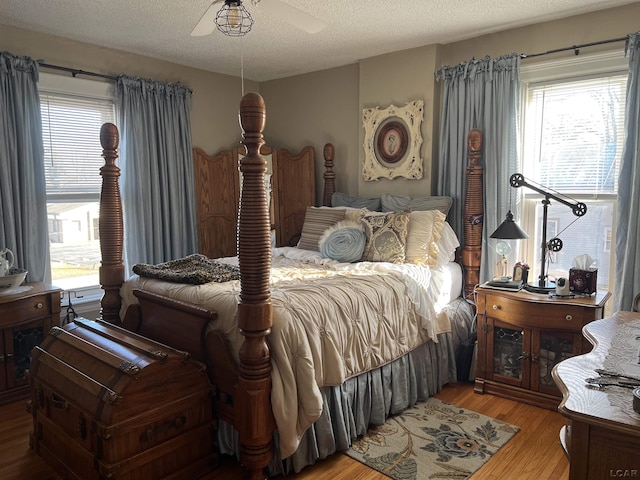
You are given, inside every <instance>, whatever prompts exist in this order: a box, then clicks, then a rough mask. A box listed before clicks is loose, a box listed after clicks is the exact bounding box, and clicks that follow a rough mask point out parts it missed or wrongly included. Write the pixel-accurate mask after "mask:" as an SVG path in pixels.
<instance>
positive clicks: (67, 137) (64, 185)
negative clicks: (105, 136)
mask: <svg viewBox="0 0 640 480" xmlns="http://www.w3.org/2000/svg"><path fill="white" fill-rule="evenodd" d="M112 88H113V86H112V85H111V84H106V83H103V82H97V81H91V80H84V79H78V78H71V77H62V76H59V75H47V74H43V73H41V74H40V82H39V91H40V108H41V112H42V136H43V143H44V161H45V180H46V189H47V216H48V223H49V242H50V249H51V272H52V280H53V283H54V284H55V285H56V286H59V287H61V288H63V289H65V290H75V291H79V292H82V294H83V296H91V295H93V294H96V295H97V294H100V293H101V292H100V290H99V278H98V269H99V266H100V245H99V237H98V235H99V232H97V225H98V218H99V199H100V188H101V182H102V177H101V176H100V167H101V166H102V165H104V160H103V158H102V147H101V145H100V141H99V137H100V127H101V126H102V124H103V123H104V122H113V121H114V118H115V114H114V102H113V94H112V93H111V90H112Z"/></svg>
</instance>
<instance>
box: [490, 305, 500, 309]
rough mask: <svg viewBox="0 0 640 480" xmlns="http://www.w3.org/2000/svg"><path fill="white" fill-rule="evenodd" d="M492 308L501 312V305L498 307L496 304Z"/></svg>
mask: <svg viewBox="0 0 640 480" xmlns="http://www.w3.org/2000/svg"><path fill="white" fill-rule="evenodd" d="M492 308H493V309H494V310H500V306H499V305H496V304H494V305H493V307H492Z"/></svg>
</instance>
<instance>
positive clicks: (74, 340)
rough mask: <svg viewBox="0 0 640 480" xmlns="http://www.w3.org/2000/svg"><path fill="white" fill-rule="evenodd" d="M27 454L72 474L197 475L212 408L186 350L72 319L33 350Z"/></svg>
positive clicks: (206, 454)
mask: <svg viewBox="0 0 640 480" xmlns="http://www.w3.org/2000/svg"><path fill="white" fill-rule="evenodd" d="M30 382H31V393H32V397H31V410H32V414H33V422H34V430H33V434H32V436H31V445H32V448H33V449H34V450H35V451H36V452H38V453H39V454H40V455H42V456H43V457H44V458H45V459H46V460H47V461H48V462H49V463H51V464H52V466H53V467H54V468H56V469H57V470H58V471H60V472H61V473H63V474H65V475H66V476H68V477H69V478H74V479H76V478H77V479H83V480H92V479H118V480H133V479H148V478H153V479H165V478H166V479H168V478H197V477H198V476H200V475H203V474H205V473H207V472H209V471H211V469H212V466H213V463H214V462H215V460H216V455H215V453H214V448H213V435H214V431H213V426H214V425H213V421H214V420H213V407H212V395H211V387H210V383H209V380H208V377H207V375H206V371H205V367H204V365H203V364H201V363H200V362H197V361H194V360H192V359H191V358H190V357H189V354H187V353H186V352H182V351H179V350H175V349H173V348H171V347H168V346H166V345H163V344H160V343H157V342H154V341H151V340H149V339H146V338H144V337H141V336H139V335H136V334H133V333H131V332H129V331H127V330H124V329H122V328H119V327H116V326H113V325H111V324H109V323H106V322H101V321H89V320H84V319H76V320H75V321H74V322H73V323H71V324H69V325H67V326H65V327H63V328H59V327H54V328H53V329H52V330H51V332H50V335H49V336H48V337H47V339H46V340H45V341H44V342H43V343H42V344H41V345H40V346H39V347H36V348H34V350H33V354H32V360H31V370H30Z"/></svg>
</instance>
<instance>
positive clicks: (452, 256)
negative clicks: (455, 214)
mask: <svg viewBox="0 0 640 480" xmlns="http://www.w3.org/2000/svg"><path fill="white" fill-rule="evenodd" d="M459 246H460V240H459V239H458V237H457V235H456V232H454V231H453V228H451V225H449V222H444V225H443V226H442V231H441V232H440V240H438V241H437V242H436V247H437V249H438V258H437V260H436V261H435V265H434V268H440V267H442V266H444V265H446V264H447V263H448V262H454V261H455V260H456V248H458V247H459Z"/></svg>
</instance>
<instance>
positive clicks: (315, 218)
mask: <svg viewBox="0 0 640 480" xmlns="http://www.w3.org/2000/svg"><path fill="white" fill-rule="evenodd" d="M344 214H345V211H344V209H342V208H326V207H325V208H322V207H307V211H306V213H305V216H304V224H303V225H302V234H301V235H300V241H299V242H298V248H302V249H304V250H313V251H315V252H319V251H320V247H319V246H318V241H319V240H320V237H321V236H322V234H323V233H324V231H325V230H326V229H327V228H329V227H332V226H334V225H335V224H336V223H337V222H340V221H342V220H344Z"/></svg>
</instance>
